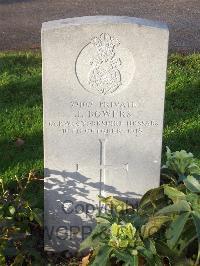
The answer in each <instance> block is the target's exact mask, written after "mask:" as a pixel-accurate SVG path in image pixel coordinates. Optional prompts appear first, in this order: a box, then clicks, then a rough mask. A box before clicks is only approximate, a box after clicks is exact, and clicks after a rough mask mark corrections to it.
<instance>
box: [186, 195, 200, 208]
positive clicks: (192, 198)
mask: <svg viewBox="0 0 200 266" xmlns="http://www.w3.org/2000/svg"><path fill="white" fill-rule="evenodd" d="M186 199H187V201H188V202H189V203H190V204H191V207H192V209H193V210H194V211H198V212H200V195H198V194H196V193H188V194H187V196H186Z"/></svg>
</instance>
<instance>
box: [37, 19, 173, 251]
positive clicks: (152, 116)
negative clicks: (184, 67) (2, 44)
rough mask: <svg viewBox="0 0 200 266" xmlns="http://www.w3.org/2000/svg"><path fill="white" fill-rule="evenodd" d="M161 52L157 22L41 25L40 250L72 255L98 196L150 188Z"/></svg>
mask: <svg viewBox="0 0 200 266" xmlns="http://www.w3.org/2000/svg"><path fill="white" fill-rule="evenodd" d="M167 49H168V29H167V27H166V26H165V25H164V24H160V23H158V22H153V21H148V20H143V19H137V18H128V17H106V16H105V17H104V16H100V17H98V16H97V17H82V18H71V19H64V20H58V21H51V22H47V23H44V24H43V27H42V57H43V99H44V154H45V226H46V227H45V230H46V234H45V236H46V240H45V242H46V248H47V249H53V250H64V249H73V248H75V247H77V243H78V242H79V241H80V240H81V239H82V237H83V236H85V235H86V234H87V233H88V232H89V231H90V230H91V227H92V226H93V224H94V220H93V216H94V212H95V211H94V209H96V210H97V209H98V206H99V203H98V195H99V194H100V195H102V196H108V195H115V196H118V197H122V198H128V199H129V200H134V199H137V198H140V197H141V195H143V194H144V193H145V192H146V191H147V190H148V189H150V188H153V187H156V186H158V185H159V176H160V157H161V146H162V128H163V110H164V94H165V79H166V64H167ZM78 231H79V232H78ZM77 232H78V233H77Z"/></svg>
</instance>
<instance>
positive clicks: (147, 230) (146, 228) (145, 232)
mask: <svg viewBox="0 0 200 266" xmlns="http://www.w3.org/2000/svg"><path fill="white" fill-rule="evenodd" d="M170 220H171V218H170V217H169V216H161V215H159V216H154V217H150V218H149V221H148V222H147V223H146V224H145V225H143V226H142V227H141V234H142V237H143V238H147V237H149V236H151V235H153V234H155V233H156V232H158V230H159V229H160V228H161V226H162V225H163V224H164V223H166V222H168V221H170Z"/></svg>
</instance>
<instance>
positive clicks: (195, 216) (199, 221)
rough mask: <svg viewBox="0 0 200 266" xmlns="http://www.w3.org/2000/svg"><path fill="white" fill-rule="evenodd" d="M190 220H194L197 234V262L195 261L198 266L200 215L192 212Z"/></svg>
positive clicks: (199, 254)
mask: <svg viewBox="0 0 200 266" xmlns="http://www.w3.org/2000/svg"><path fill="white" fill-rule="evenodd" d="M192 218H193V220H194V224H195V227H196V232H197V238H198V255H197V260H196V264H195V265H198V263H199V262H200V213H199V212H197V211H196V212H195V211H193V212H192Z"/></svg>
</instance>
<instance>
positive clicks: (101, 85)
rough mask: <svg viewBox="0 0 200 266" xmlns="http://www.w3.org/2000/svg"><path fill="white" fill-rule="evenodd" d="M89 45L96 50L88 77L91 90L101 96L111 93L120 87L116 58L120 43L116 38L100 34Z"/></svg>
mask: <svg viewBox="0 0 200 266" xmlns="http://www.w3.org/2000/svg"><path fill="white" fill-rule="evenodd" d="M91 44H92V45H93V46H94V47H95V49H96V53H95V56H94V58H93V59H92V60H91V62H90V63H91V65H92V69H91V71H90V73H89V77H88V79H89V84H90V87H91V90H93V91H95V92H98V93H100V94H103V95H105V94H108V93H113V92H114V91H116V90H117V89H118V87H119V86H121V73H120V70H119V67H120V65H121V59H120V58H118V57H116V48H117V46H119V44H120V42H119V40H118V39H117V38H112V37H111V36H110V35H109V34H106V33H102V34H101V35H100V36H99V37H95V38H94V39H93V40H92V41H91Z"/></svg>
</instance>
